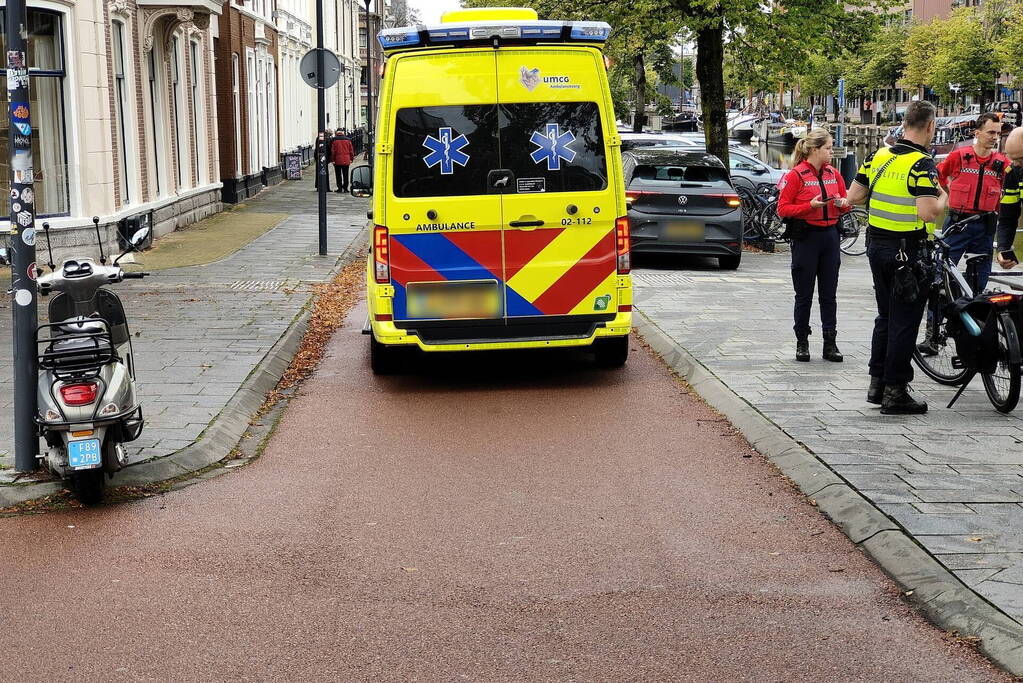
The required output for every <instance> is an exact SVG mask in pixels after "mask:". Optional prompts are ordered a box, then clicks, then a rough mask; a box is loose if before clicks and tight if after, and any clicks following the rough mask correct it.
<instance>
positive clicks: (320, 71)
mask: <svg viewBox="0 0 1023 683" xmlns="http://www.w3.org/2000/svg"><path fill="white" fill-rule="evenodd" d="M22 1H24V0H22ZM326 70H327V67H326V65H325V64H324V61H323V0H316V129H317V130H318V131H325V130H326V129H327V103H326V101H325V99H324V94H325V91H326V88H324V87H323V82H324V77H325V75H326V74H325V72H326ZM316 137H319V133H317V135H316ZM329 149H330V140H329V139H328V138H327V136H326V135H324V136H323V150H322V151H321V152H320V154H319V156H318V157H317V159H316V173H317V174H318V176H317V177H318V178H319V181H320V182H319V184H318V185H317V187H318V190H317V196H318V198H319V213H320V256H326V255H327V153H328V150H329Z"/></svg>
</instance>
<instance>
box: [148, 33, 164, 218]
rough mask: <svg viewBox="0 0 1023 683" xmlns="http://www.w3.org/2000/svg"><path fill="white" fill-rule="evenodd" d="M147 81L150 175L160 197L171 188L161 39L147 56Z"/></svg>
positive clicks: (154, 44)
mask: <svg viewBox="0 0 1023 683" xmlns="http://www.w3.org/2000/svg"><path fill="white" fill-rule="evenodd" d="M146 82H147V86H148V92H147V93H146V94H147V95H148V97H147V98H146V104H147V108H148V111H149V123H150V133H151V135H150V138H149V139H150V144H149V145H148V147H149V150H148V157H149V170H150V174H149V176H150V177H151V178H152V179H153V181H154V183H153V188H152V190H153V196H154V197H157V198H159V197H163V196H166V195H167V191H168V189H169V187H168V182H167V173H166V171H165V170H164V169H165V167H166V160H167V158H168V156H169V155H168V153H167V148H166V147H165V146H164V144H165V142H166V140H167V136H166V134H165V133H164V131H165V130H166V126H165V123H164V109H165V107H164V103H163V48H162V47H161V45H160V41H153V47H152V48H151V49H150V50H149V54H148V55H147V57H146Z"/></svg>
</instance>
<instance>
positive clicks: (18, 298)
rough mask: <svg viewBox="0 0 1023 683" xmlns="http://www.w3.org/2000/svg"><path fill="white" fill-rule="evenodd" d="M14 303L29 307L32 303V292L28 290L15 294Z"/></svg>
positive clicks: (21, 290)
mask: <svg viewBox="0 0 1023 683" xmlns="http://www.w3.org/2000/svg"><path fill="white" fill-rule="evenodd" d="M14 303H16V304H18V305H19V306H28V305H29V304H30V303H32V292H30V291H28V290H27V289H19V290H18V291H16V292H15V293H14Z"/></svg>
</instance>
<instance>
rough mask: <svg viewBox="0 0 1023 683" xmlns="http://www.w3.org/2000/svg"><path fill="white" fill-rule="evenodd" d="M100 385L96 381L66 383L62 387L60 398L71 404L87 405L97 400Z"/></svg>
mask: <svg viewBox="0 0 1023 683" xmlns="http://www.w3.org/2000/svg"><path fill="white" fill-rule="evenodd" d="M98 393H99V385H98V384H96V382H80V383H77V384H65V385H64V386H62V387H61V388H60V398H61V400H63V401H64V403H65V404H66V405H69V406H87V405H89V404H90V403H93V402H95V401H96V395H97V394H98Z"/></svg>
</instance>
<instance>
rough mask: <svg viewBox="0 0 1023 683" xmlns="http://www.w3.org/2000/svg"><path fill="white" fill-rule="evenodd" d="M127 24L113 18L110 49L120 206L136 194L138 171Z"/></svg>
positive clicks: (126, 203)
mask: <svg viewBox="0 0 1023 683" xmlns="http://www.w3.org/2000/svg"><path fill="white" fill-rule="evenodd" d="M127 33H128V26H127V22H125V21H124V20H122V19H114V20H113V21H111V22H110V51H111V53H112V55H113V65H112V66H113V72H114V135H115V136H116V139H117V148H118V158H117V160H116V162H117V166H118V173H119V175H120V182H119V184H118V188H117V192H118V195H119V197H120V200H121V206H126V205H128V204H129V203H130V202H131V200H132V197H133V196H135V192H134V190H135V188H134V187H133V185H134V178H135V175H136V169H135V156H134V154H132V149H133V147H134V145H132V144H131V141H132V134H131V132H132V131H133V130H134V129H135V128H134V126H132V125H131V123H132V122H131V119H130V116H131V113H130V112H131V109H130V108H129V107H128V99H127V98H128V92H129V91H131V92H134V90H130V85H129V83H128V76H129V73H128V67H129V65H130V64H131V60H130V59H126V58H125V57H126V55H125V45H126V44H128V45H130V44H131V43H128V42H127V37H126V36H127Z"/></svg>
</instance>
